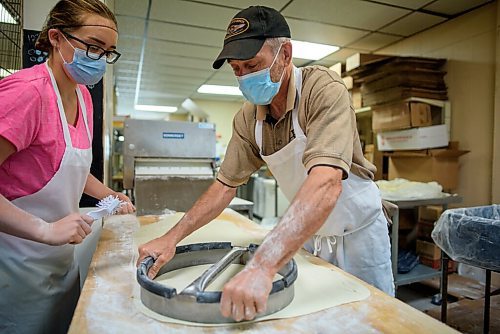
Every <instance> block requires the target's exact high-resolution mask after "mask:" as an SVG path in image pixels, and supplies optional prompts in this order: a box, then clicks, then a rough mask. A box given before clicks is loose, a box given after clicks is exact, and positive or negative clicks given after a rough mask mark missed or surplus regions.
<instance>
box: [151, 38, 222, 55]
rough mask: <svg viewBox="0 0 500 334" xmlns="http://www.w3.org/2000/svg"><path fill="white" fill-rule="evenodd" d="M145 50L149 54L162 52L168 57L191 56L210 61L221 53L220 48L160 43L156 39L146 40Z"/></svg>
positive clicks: (180, 43)
mask: <svg viewBox="0 0 500 334" xmlns="http://www.w3.org/2000/svg"><path fill="white" fill-rule="evenodd" d="M146 50H147V52H148V53H150V52H162V53H166V54H169V55H175V56H182V57H186V56H193V55H195V56H196V57H199V58H206V59H210V60H215V58H216V57H217V55H218V54H219V52H220V51H221V47H220V46H200V45H193V44H186V43H184V42H171V41H162V40H158V39H148V41H147V43H146Z"/></svg>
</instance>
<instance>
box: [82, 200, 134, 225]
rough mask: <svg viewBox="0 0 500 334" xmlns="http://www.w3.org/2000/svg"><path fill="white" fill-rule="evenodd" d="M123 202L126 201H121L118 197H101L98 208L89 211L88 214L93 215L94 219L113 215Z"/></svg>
mask: <svg viewBox="0 0 500 334" xmlns="http://www.w3.org/2000/svg"><path fill="white" fill-rule="evenodd" d="M123 204H125V202H122V201H120V200H119V199H118V197H115V196H113V195H109V196H108V197H105V198H103V199H101V200H100V201H99V203H97V209H95V210H92V211H90V212H88V213H87V215H88V216H90V217H92V219H94V220H97V219H101V218H104V217H106V216H111V215H112V214H115V213H116V212H118V210H119V209H120V207H121V206H122V205H123Z"/></svg>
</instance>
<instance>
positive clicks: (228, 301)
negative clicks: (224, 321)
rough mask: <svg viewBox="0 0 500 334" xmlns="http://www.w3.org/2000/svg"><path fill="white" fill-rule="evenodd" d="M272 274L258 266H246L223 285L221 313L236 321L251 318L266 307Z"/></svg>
mask: <svg viewBox="0 0 500 334" xmlns="http://www.w3.org/2000/svg"><path fill="white" fill-rule="evenodd" d="M273 277H274V274H272V273H270V272H267V271H266V270H265V269H263V268H259V267H250V268H249V267H246V268H245V269H243V270H242V271H241V272H239V273H238V274H237V275H236V276H234V277H233V278H232V279H231V280H230V281H229V282H227V283H226V285H224V289H223V291H222V297H221V305H220V309H221V313H222V315H223V316H225V317H227V318H229V317H232V318H233V319H234V320H236V321H241V320H252V319H253V318H255V316H256V315H257V314H258V313H262V312H264V311H265V310H266V307H267V298H268V297H269V293H270V292H271V289H272V285H273Z"/></svg>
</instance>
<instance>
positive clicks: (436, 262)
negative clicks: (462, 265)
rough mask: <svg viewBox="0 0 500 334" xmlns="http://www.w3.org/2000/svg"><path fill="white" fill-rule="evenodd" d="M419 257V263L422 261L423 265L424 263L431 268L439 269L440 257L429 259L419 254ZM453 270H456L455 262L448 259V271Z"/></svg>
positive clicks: (451, 271)
mask: <svg viewBox="0 0 500 334" xmlns="http://www.w3.org/2000/svg"><path fill="white" fill-rule="evenodd" d="M419 258H420V263H422V264H423V265H426V266H427V267H431V268H432V269H436V270H439V269H441V259H439V260H433V259H429V258H427V257H425V256H420V257H419ZM455 271H457V263H456V262H455V261H453V260H449V261H448V272H449V273H453V272H455Z"/></svg>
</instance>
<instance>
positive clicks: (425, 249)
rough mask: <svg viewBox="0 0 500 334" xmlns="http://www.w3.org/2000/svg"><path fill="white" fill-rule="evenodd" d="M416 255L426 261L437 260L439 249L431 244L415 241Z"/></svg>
mask: <svg viewBox="0 0 500 334" xmlns="http://www.w3.org/2000/svg"><path fill="white" fill-rule="evenodd" d="M417 254H418V255H422V256H425V257H426V258H428V259H432V260H438V259H440V258H441V248H439V247H438V246H437V245H436V244H435V243H433V242H429V241H424V240H419V239H417Z"/></svg>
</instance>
